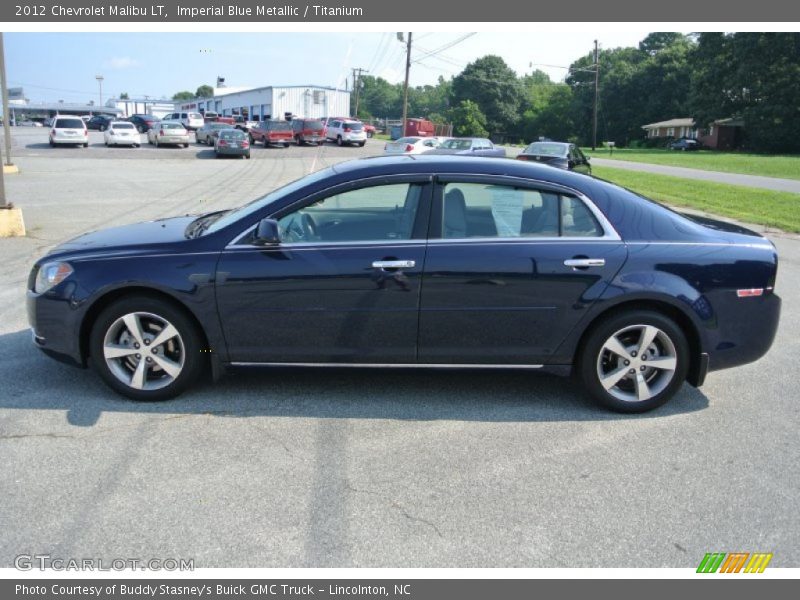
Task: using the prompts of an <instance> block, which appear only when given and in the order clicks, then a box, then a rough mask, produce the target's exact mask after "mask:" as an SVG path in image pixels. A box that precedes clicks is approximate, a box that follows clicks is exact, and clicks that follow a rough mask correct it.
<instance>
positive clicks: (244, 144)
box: [242, 140, 250, 148]
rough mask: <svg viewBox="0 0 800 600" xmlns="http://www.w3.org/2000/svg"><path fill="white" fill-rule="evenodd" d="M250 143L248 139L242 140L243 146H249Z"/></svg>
mask: <svg viewBox="0 0 800 600" xmlns="http://www.w3.org/2000/svg"><path fill="white" fill-rule="evenodd" d="M249 145H250V142H248V141H247V140H245V141H243V142H242V148H247V147H248V146H249Z"/></svg>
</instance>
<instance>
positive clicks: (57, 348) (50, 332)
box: [25, 290, 86, 367]
mask: <svg viewBox="0 0 800 600" xmlns="http://www.w3.org/2000/svg"><path fill="white" fill-rule="evenodd" d="M25 305H26V310H27V313H28V323H29V324H30V326H31V334H32V336H33V343H34V345H35V346H36V347H37V348H39V349H40V350H41V351H42V352H44V353H45V354H47V355H48V356H50V357H52V358H54V359H56V360H58V361H60V362H64V363H68V364H71V365H76V366H80V367H85V366H86V361H85V359H84V357H83V356H82V353H81V348H80V319H81V314H80V313H81V311H80V310H79V308H78V307H74V306H72V304H71V303H70V301H69V300H68V299H67V298H66V297H64V296H63V295H62V294H59V293H45V294H36V293H34V292H32V291H30V290H29V291H28V292H27V296H26V299H25Z"/></svg>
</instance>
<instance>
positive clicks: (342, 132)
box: [325, 119, 367, 146]
mask: <svg viewBox="0 0 800 600" xmlns="http://www.w3.org/2000/svg"><path fill="white" fill-rule="evenodd" d="M325 137H326V138H327V139H329V140H330V141H332V142H336V143H337V144H338V145H339V146H344V145H345V144H356V145H358V146H363V145H364V144H366V143H367V132H366V131H365V130H364V124H363V123H362V122H361V121H356V120H354V119H332V120H329V121H328V126H327V130H326V132H325Z"/></svg>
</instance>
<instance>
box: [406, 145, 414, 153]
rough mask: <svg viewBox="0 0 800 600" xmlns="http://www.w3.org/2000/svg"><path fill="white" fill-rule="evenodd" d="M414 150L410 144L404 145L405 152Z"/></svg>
mask: <svg viewBox="0 0 800 600" xmlns="http://www.w3.org/2000/svg"><path fill="white" fill-rule="evenodd" d="M413 149H414V146H412V145H411V144H406V152H411V151H412V150H413Z"/></svg>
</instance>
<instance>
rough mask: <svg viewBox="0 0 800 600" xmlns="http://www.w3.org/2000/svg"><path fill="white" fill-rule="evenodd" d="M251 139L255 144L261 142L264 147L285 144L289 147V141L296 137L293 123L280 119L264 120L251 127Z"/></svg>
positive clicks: (284, 145)
mask: <svg viewBox="0 0 800 600" xmlns="http://www.w3.org/2000/svg"><path fill="white" fill-rule="evenodd" d="M250 139H251V140H252V141H253V143H254V144H255V143H256V142H261V143H262V144H264V147H267V146H283V147H284V148H288V147H289V143H290V142H291V141H292V140H293V139H294V132H293V131H292V124H291V123H289V122H288V121H279V120H278V119H273V120H270V121H262V122H261V123H258V125H256V126H255V127H251V128H250Z"/></svg>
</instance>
